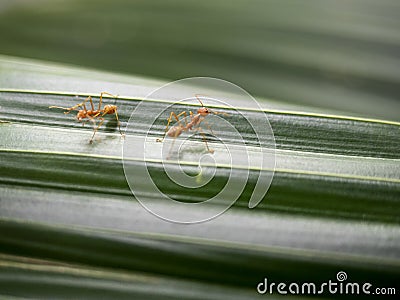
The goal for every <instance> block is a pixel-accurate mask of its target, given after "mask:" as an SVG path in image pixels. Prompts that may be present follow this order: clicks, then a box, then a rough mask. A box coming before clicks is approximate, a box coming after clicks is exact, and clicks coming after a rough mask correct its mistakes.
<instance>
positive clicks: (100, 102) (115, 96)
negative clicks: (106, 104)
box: [99, 92, 118, 110]
mask: <svg viewBox="0 0 400 300" xmlns="http://www.w3.org/2000/svg"><path fill="white" fill-rule="evenodd" d="M103 95H108V96H111V97H114V98H117V97H118V95H113V94H110V93H107V92H101V93H100V101H99V110H101V104H102V102H103Z"/></svg>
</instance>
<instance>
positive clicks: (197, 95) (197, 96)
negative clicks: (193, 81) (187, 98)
mask: <svg viewBox="0 0 400 300" xmlns="http://www.w3.org/2000/svg"><path fill="white" fill-rule="evenodd" d="M194 96H195V97H196V98H197V100H199V102H200V104H201V106H203V107H204V104H203V102H201V100H200V98H199V96H205V95H202V94H196V95H194Z"/></svg>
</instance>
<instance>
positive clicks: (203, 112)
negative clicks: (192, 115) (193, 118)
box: [197, 106, 212, 117]
mask: <svg viewBox="0 0 400 300" xmlns="http://www.w3.org/2000/svg"><path fill="white" fill-rule="evenodd" d="M197 113H198V114H199V115H200V116H203V117H204V116H207V115H208V114H211V113H212V111H211V109H208V108H207V107H204V106H203V107H200V108H199V109H198V110H197Z"/></svg>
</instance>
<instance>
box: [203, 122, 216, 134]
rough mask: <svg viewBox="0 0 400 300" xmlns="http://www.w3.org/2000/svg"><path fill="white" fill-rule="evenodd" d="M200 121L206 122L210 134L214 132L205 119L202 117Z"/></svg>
mask: <svg viewBox="0 0 400 300" xmlns="http://www.w3.org/2000/svg"><path fill="white" fill-rule="evenodd" d="M202 121H203V122H204V124H206V126H207V128H208V130H210V132H211V133H212V134H214V131H213V130H212V128H211V126H210V124H209V123H208V122H207V120H205V119H203V120H202Z"/></svg>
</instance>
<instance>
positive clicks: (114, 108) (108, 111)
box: [104, 105, 117, 114]
mask: <svg viewBox="0 0 400 300" xmlns="http://www.w3.org/2000/svg"><path fill="white" fill-rule="evenodd" d="M116 111H117V106H116V105H105V106H104V113H106V114H115V112H116Z"/></svg>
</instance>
